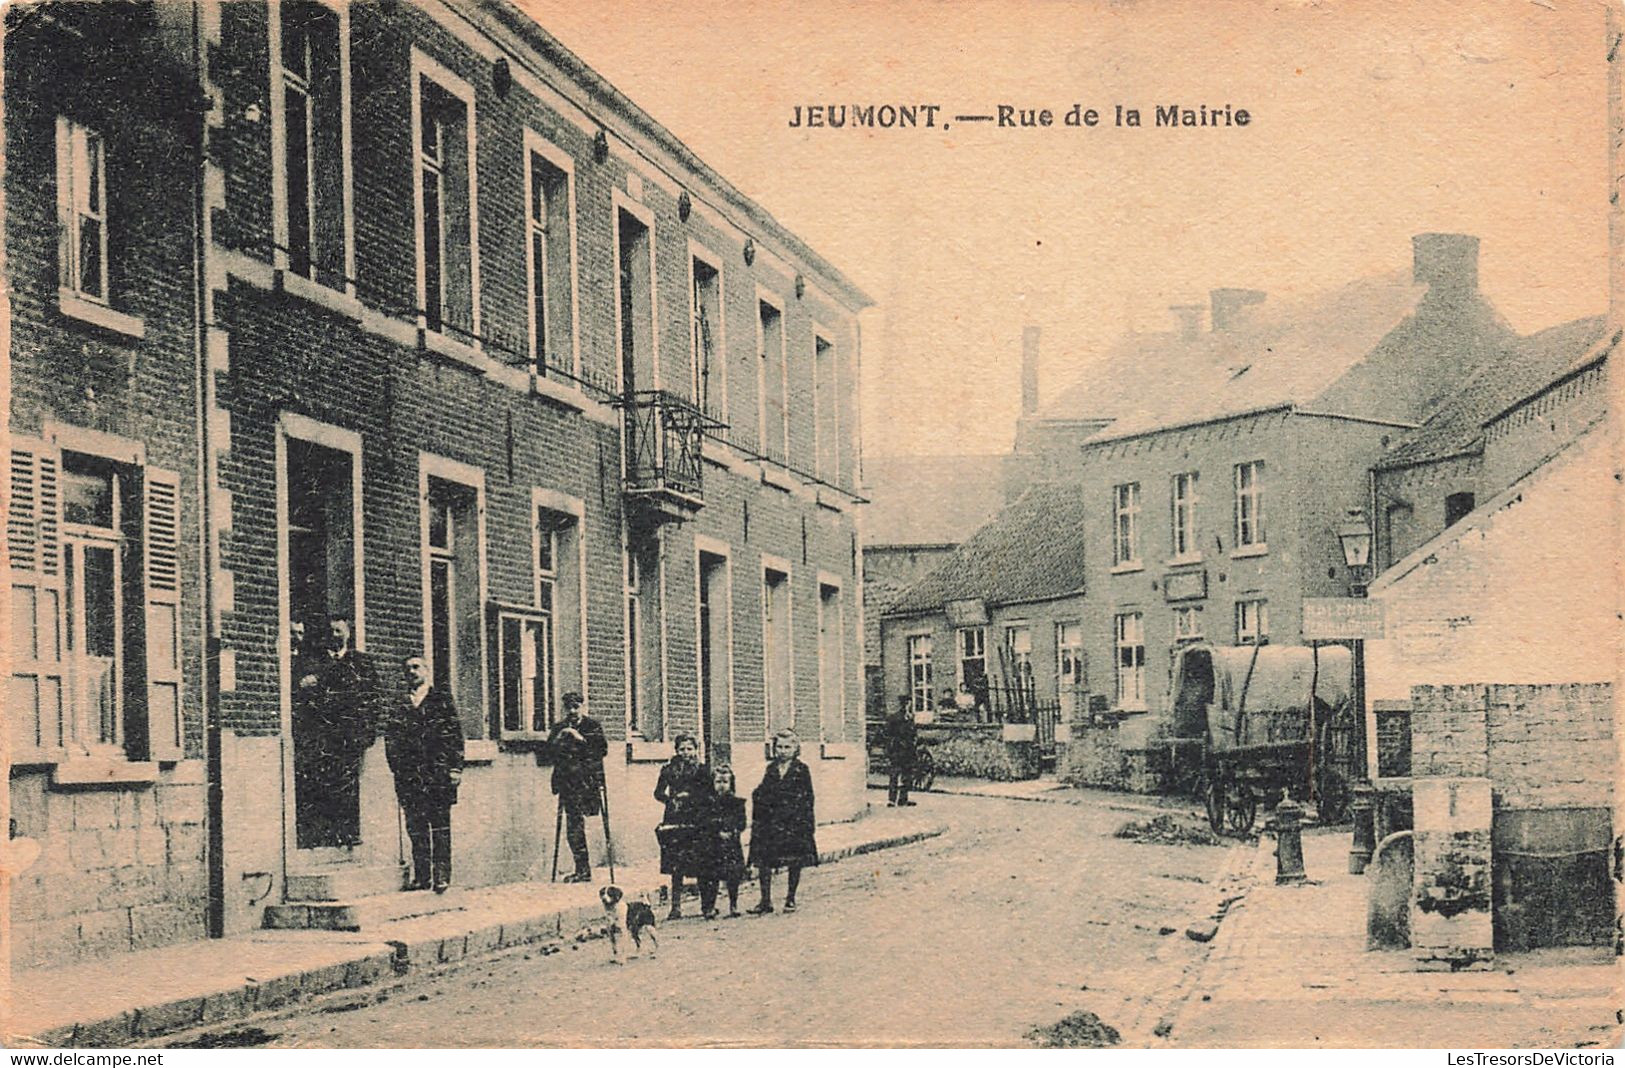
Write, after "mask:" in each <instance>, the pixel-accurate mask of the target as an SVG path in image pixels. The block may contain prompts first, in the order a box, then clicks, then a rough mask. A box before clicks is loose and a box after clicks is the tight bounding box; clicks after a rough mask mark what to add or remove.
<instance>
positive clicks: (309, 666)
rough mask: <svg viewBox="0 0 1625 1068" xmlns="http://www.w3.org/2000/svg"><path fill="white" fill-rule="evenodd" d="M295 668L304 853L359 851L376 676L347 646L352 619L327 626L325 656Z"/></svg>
mask: <svg viewBox="0 0 1625 1068" xmlns="http://www.w3.org/2000/svg"><path fill="white" fill-rule="evenodd" d="M294 670H295V671H296V672H299V674H298V675H297V677H296V679H295V683H294V685H295V692H294V714H295V722H294V732H295V737H294V762H295V772H296V779H297V780H300V781H298V787H299V789H301V790H302V791H303V796H302V797H300V798H299V799H298V800H297V802H296V804H297V810H298V812H299V817H300V818H299V826H298V841H299V847H300V848H301V849H308V848H312V847H317V846H353V845H356V844H358V843H359V842H360V841H361V759H362V757H363V756H364V755H365V754H366V752H367V750H368V748H370V747H371V746H372V743H373V742H374V741H375V740H376V739H377V737H378V702H379V690H378V675H377V673H376V672H375V671H374V670H373V666H372V661H371V660H369V659H368V658H367V655H366V654H365V653H362V652H358V651H357V650H356V649H355V648H354V647H353V646H352V645H351V644H350V621H349V620H347V619H335V620H333V621H332V622H330V623H329V624H328V633H327V643H326V654H325V655H322V656H318V657H316V658H312V659H310V660H308V661H306V660H304V658H302V657H297V656H296V658H295V664H294ZM301 727H302V728H303V729H302V730H301ZM301 750H303V752H301ZM300 771H302V772H303V774H302V775H300V774H298V773H299V772H300Z"/></svg>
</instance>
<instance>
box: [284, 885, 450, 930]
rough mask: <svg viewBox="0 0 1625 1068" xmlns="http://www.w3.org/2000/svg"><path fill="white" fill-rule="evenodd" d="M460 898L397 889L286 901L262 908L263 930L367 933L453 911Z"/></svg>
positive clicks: (425, 891)
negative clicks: (343, 897)
mask: <svg viewBox="0 0 1625 1068" xmlns="http://www.w3.org/2000/svg"><path fill="white" fill-rule="evenodd" d="M462 907H463V903H462V899H461V895H459V894H457V893H456V892H450V893H445V894H436V893H431V892H430V891H427V890H400V891H396V892H394V893H389V894H374V895H372V896H371V897H356V898H351V899H348V900H345V901H285V902H283V903H282V904H280V905H267V906H265V927H266V929H268V930H273V931H366V930H373V929H375V928H377V927H378V926H380V925H382V924H386V923H393V922H394V921H396V920H410V919H414V918H416V917H418V916H433V915H435V914H436V913H441V912H455V911H457V910H459V909H461V908H462Z"/></svg>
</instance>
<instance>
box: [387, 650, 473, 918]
mask: <svg viewBox="0 0 1625 1068" xmlns="http://www.w3.org/2000/svg"><path fill="white" fill-rule="evenodd" d="M401 669H402V673H403V674H404V675H405V676H406V691H407V692H406V696H405V697H404V698H403V699H401V700H398V701H396V702H395V707H394V708H393V709H392V715H391V716H390V718H389V722H388V724H387V725H386V726H385V728H384V755H385V756H387V757H388V758H389V770H390V771H392V772H394V774H395V796H396V798H397V799H399V801H400V803H401V809H402V810H403V811H404V812H405V813H406V836H407V838H409V839H410V840H411V842H412V882H411V883H410V885H409V886H408V887H407V889H409V890H427V889H429V888H430V887H433V888H434V892H435V893H437V894H443V893H445V892H446V887H447V886H449V885H451V806H452V805H455V804H456V803H457V784H458V783H459V782H461V781H462V778H463V724H462V721H461V720H459V719H458V718H457V708H456V706H454V705H453V704H452V702H451V698H450V697H449V696H447V694H446V691H445V690H443V689H440V688H439V687H436V686H431V685H430V680H429V665H428V663H427V662H426V661H425V660H424V659H423V657H421V656H409V657H407V658H406V659H405V660H404V661H402V662H401Z"/></svg>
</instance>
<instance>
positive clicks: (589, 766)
mask: <svg viewBox="0 0 1625 1068" xmlns="http://www.w3.org/2000/svg"><path fill="white" fill-rule="evenodd" d="M583 703H584V701H583V698H582V696H581V695H580V694H579V693H575V692H573V691H572V692H570V693H567V694H565V695H564V718H563V719H562V720H560V721H559V722H558V724H557V725H556V726H554V728H553V733H552V734H550V735H548V737H547V748H548V751H549V752H550V753H551V754H552V757H553V792H554V793H555V794H557V795H558V798H559V808H560V809H561V810H562V811H563V813H564V833H565V839H566V841H568V842H569V843H570V852H571V854H573V855H574V857H575V863H576V870H575V872H574V874H571V875H567V876H565V877H564V881H565V882H567V883H590V882H592V862H591V860H590V859H589V858H588V856H587V817H588V816H596V815H598V813H599V812H601V811H603V808H602V806H603V797H602V795H603V789H604V756H605V754H607V753H608V752H609V742H608V741H606V740H605V738H604V728H603V727H601V726H599V725H598V721H597V720H595V719H593V718H592V717H591V716H588V715H584V714H583V713H582V710H581V706H582V704H583Z"/></svg>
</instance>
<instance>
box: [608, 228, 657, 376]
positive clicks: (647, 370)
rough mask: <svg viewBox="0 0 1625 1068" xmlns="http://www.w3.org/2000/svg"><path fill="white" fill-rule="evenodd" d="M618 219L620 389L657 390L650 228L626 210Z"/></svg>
mask: <svg viewBox="0 0 1625 1068" xmlns="http://www.w3.org/2000/svg"><path fill="white" fill-rule="evenodd" d="M615 217H616V219H617V223H616V233H617V242H618V244H617V248H618V251H619V255H618V258H619V261H620V281H619V283H618V284H619V287H620V288H619V291H618V292H619V299H620V309H621V320H620V325H621V337H620V343H621V389H622V391H623V392H625V393H634V392H636V391H638V390H640V389H653V388H654V385H655V383H654V368H655V362H654V361H655V355H654V353H655V342H654V278H653V275H652V270H653V269H652V268H651V267H650V264H649V227H648V226H646V225H645V224H644V223H643V222H642V220H640V219H639V218H638V217H637V216H636V215H634V214H632V213H631V212H630V211H628V210H626V209H625V208H624V207H623V208H620V209H619V210H618V211H617V212H616V215H615Z"/></svg>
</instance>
